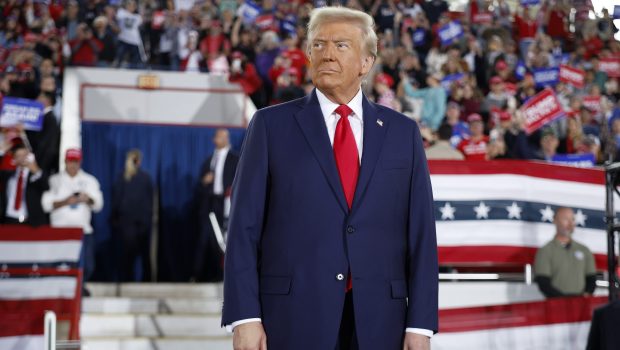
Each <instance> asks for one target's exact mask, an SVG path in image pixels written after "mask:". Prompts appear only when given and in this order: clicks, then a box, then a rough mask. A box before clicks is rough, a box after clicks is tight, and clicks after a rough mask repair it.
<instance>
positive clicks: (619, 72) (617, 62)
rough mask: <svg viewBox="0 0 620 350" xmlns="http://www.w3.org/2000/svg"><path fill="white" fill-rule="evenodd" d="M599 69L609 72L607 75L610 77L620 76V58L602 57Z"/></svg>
mask: <svg viewBox="0 0 620 350" xmlns="http://www.w3.org/2000/svg"><path fill="white" fill-rule="evenodd" d="M598 69H599V70H600V71H601V72H605V73H607V76H609V77H612V78H620V58H618V57H607V58H601V60H600V61H599V65H598Z"/></svg>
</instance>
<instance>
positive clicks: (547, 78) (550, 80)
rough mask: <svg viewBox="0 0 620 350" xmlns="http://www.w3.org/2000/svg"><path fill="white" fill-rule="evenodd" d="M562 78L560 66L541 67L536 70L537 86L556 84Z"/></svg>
mask: <svg viewBox="0 0 620 350" xmlns="http://www.w3.org/2000/svg"><path fill="white" fill-rule="evenodd" d="M559 79H560V69H558V68H541V69H536V70H534V81H535V82H536V87H538V88H542V87H545V86H556V85H557V83H558V81H559Z"/></svg>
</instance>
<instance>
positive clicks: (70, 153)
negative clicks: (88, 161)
mask: <svg viewBox="0 0 620 350" xmlns="http://www.w3.org/2000/svg"><path fill="white" fill-rule="evenodd" d="M65 160H68V161H78V162H79V161H81V160H82V150H81V149H79V148H69V149H68V150H67V152H66V153H65Z"/></svg>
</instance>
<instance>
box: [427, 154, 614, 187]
mask: <svg viewBox="0 0 620 350" xmlns="http://www.w3.org/2000/svg"><path fill="white" fill-rule="evenodd" d="M428 165H429V169H430V172H431V175H495V174H514V175H524V176H532V177H539V178H543V179H551V180H562V181H573V182H582V183H589V184H595V185H605V172H604V171H603V170H600V169H584V168H576V167H570V166H564V165H558V164H549V163H544V162H534V161H520V160H501V161H466V162H464V161H453V160H452V161H451V160H429V161H428Z"/></svg>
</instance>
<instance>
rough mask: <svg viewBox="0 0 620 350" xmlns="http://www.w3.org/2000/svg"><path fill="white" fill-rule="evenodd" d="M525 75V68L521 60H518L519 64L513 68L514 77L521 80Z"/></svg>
mask: <svg viewBox="0 0 620 350" xmlns="http://www.w3.org/2000/svg"><path fill="white" fill-rule="evenodd" d="M525 73H527V67H526V66H525V63H523V61H522V60H519V62H517V66H516V67H515V77H517V79H519V80H521V79H523V77H525Z"/></svg>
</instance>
